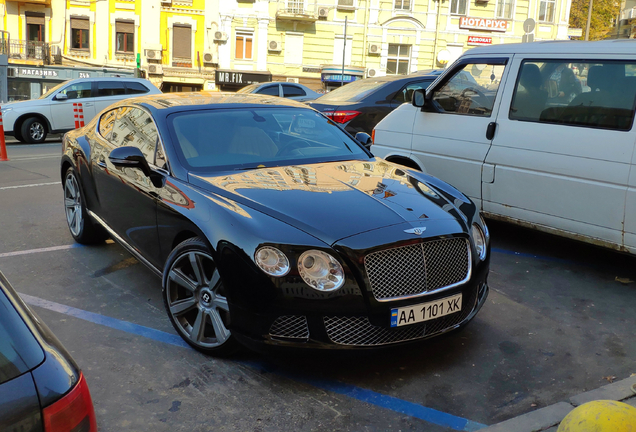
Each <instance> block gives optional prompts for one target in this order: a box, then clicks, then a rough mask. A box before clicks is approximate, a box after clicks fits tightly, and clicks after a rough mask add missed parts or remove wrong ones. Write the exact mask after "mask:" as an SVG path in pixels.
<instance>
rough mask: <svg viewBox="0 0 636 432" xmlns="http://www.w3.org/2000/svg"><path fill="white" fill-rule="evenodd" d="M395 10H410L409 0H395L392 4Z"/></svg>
mask: <svg viewBox="0 0 636 432" xmlns="http://www.w3.org/2000/svg"><path fill="white" fill-rule="evenodd" d="M393 9H395V10H406V11H410V10H411V0H395V5H394V6H393Z"/></svg>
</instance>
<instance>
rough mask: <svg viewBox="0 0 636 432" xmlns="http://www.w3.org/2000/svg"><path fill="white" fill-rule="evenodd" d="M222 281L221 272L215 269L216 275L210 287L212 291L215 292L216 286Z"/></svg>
mask: <svg viewBox="0 0 636 432" xmlns="http://www.w3.org/2000/svg"><path fill="white" fill-rule="evenodd" d="M220 280H221V276H220V275H219V270H218V269H214V273H212V279H210V284H209V285H208V286H209V287H210V289H211V290H212V291H215V289H214V288H215V287H216V285H217V284H218V283H219V281H220Z"/></svg>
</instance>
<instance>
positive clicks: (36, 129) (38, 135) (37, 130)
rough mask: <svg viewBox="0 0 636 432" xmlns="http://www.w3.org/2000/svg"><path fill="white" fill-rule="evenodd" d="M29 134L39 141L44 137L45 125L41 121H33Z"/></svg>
mask: <svg viewBox="0 0 636 432" xmlns="http://www.w3.org/2000/svg"><path fill="white" fill-rule="evenodd" d="M29 136H30V137H31V138H32V139H33V140H34V141H39V140H41V139H42V138H43V137H44V125H42V123H40V122H37V121H36V122H33V124H32V125H31V127H30V128H29Z"/></svg>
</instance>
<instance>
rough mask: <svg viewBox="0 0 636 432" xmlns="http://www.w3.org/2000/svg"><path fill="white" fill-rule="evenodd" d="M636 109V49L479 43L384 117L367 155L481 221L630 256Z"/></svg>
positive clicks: (629, 44)
mask: <svg viewBox="0 0 636 432" xmlns="http://www.w3.org/2000/svg"><path fill="white" fill-rule="evenodd" d="M461 71H465V72H468V74H470V76H472V78H474V82H473V80H472V79H468V80H467V79H466V74H460V72H461ZM635 102H636V41H633V40H613V41H601V42H575V41H572V42H535V43H527V44H507V45H494V46H489V47H483V48H481V47H480V48H475V49H471V50H469V51H467V52H466V53H464V55H463V56H462V57H460V58H459V59H458V60H457V61H456V62H455V63H454V64H453V65H452V66H450V67H449V68H448V70H447V71H446V72H445V73H444V74H443V75H442V76H440V77H439V78H438V79H437V80H436V81H435V82H434V83H433V84H431V86H430V87H429V88H428V89H427V91H426V92H424V91H423V90H418V91H416V92H415V93H414V95H413V104H412V105H411V104H403V105H401V106H400V107H399V108H398V109H396V110H394V111H393V112H392V113H391V114H389V115H388V116H387V117H386V118H384V120H382V121H381V122H380V123H379V124H378V125H377V126H376V128H375V130H374V143H373V146H372V147H371V151H372V152H373V153H374V154H375V155H376V156H378V157H382V158H385V159H387V160H390V161H394V162H398V163H402V164H404V165H407V166H410V167H412V168H417V169H421V170H422V171H425V172H427V173H429V174H431V175H434V176H436V177H439V178H440V179H442V180H444V181H446V182H448V183H451V184H453V185H454V186H455V187H457V188H458V189H459V190H461V191H462V192H464V193H465V194H466V195H468V196H469V197H470V198H471V199H473V200H474V201H475V203H477V205H479V206H480V207H481V209H482V211H483V212H484V213H485V215H486V216H489V217H492V218H495V219H502V220H506V221H509V222H513V223H518V224H520V225H524V226H527V227H532V228H537V229H539V230H542V231H547V232H550V233H554V234H558V235H563V236H566V237H570V238H575V239H579V240H583V241H587V242H590V243H594V244H598V245H602V246H606V247H610V248H613V249H618V250H622V251H627V252H630V253H634V254H636V151H635V145H636V144H635V143H636V130H635V129H634V109H635Z"/></svg>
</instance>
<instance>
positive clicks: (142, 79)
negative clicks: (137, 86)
mask: <svg viewBox="0 0 636 432" xmlns="http://www.w3.org/2000/svg"><path fill="white" fill-rule="evenodd" d="M121 80H126V81H137V82H143V83H147V82H150V81H148V80H147V79H145V78H135V77H132V76H131V77H127V76H119V77H94V78H74V79H71V80H68V81H67V82H75V81H83V82H90V81H100V82H103V81H121Z"/></svg>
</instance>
